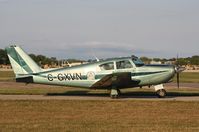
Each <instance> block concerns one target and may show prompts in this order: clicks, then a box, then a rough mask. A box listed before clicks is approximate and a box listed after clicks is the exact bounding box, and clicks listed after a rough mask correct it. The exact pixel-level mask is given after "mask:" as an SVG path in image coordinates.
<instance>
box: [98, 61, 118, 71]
mask: <svg viewBox="0 0 199 132" xmlns="http://www.w3.org/2000/svg"><path fill="white" fill-rule="evenodd" d="M99 67H100V69H101V70H102V71H104V70H114V63H113V62H109V63H105V64H102V65H100V66H99Z"/></svg>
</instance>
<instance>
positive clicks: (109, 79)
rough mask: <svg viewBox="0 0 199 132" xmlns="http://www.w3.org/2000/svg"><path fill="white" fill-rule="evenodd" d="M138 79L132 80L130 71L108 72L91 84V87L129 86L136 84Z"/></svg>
mask: <svg viewBox="0 0 199 132" xmlns="http://www.w3.org/2000/svg"><path fill="white" fill-rule="evenodd" d="M139 82H140V80H132V79H131V72H120V73H113V74H108V75H106V76H104V77H102V79H100V80H99V81H98V82H96V83H95V84H93V85H92V87H93V88H108V87H109V88H111V87H117V88H126V87H131V86H137V85H138V84H139Z"/></svg>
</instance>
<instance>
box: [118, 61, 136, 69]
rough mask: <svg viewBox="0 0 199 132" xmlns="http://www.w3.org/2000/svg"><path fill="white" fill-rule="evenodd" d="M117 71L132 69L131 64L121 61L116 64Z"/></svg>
mask: <svg viewBox="0 0 199 132" xmlns="http://www.w3.org/2000/svg"><path fill="white" fill-rule="evenodd" d="M116 67H117V69H127V68H132V67H133V66H132V64H131V63H130V62H129V60H122V61H117V62H116Z"/></svg>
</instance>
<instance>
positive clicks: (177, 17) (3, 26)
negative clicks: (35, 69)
mask: <svg viewBox="0 0 199 132" xmlns="http://www.w3.org/2000/svg"><path fill="white" fill-rule="evenodd" d="M198 7H199V0H0V48H5V47H6V46H9V45H20V46H21V47H22V48H23V49H24V50H25V51H26V52H28V53H34V54H43V55H46V56H48V57H57V58H59V59H67V58H76V59H94V58H95V57H94V56H97V57H98V58H110V57H121V56H131V55H132V54H134V55H137V56H139V57H140V56H147V57H160V58H173V57H176V55H177V54H179V56H180V57H188V56H192V55H199V8H198Z"/></svg>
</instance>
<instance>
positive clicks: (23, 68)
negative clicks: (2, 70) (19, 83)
mask: <svg viewBox="0 0 199 132" xmlns="http://www.w3.org/2000/svg"><path fill="white" fill-rule="evenodd" d="M6 51H7V54H8V58H9V60H10V63H11V65H12V68H13V70H14V73H15V74H16V77H18V76H20V75H24V74H31V73H38V72H41V71H42V69H41V68H40V67H39V66H38V65H37V64H36V63H35V62H34V61H33V60H32V58H31V57H30V56H29V55H28V54H26V53H25V52H24V51H23V50H22V49H21V48H20V47H19V46H10V47H7V48H6Z"/></svg>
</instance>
